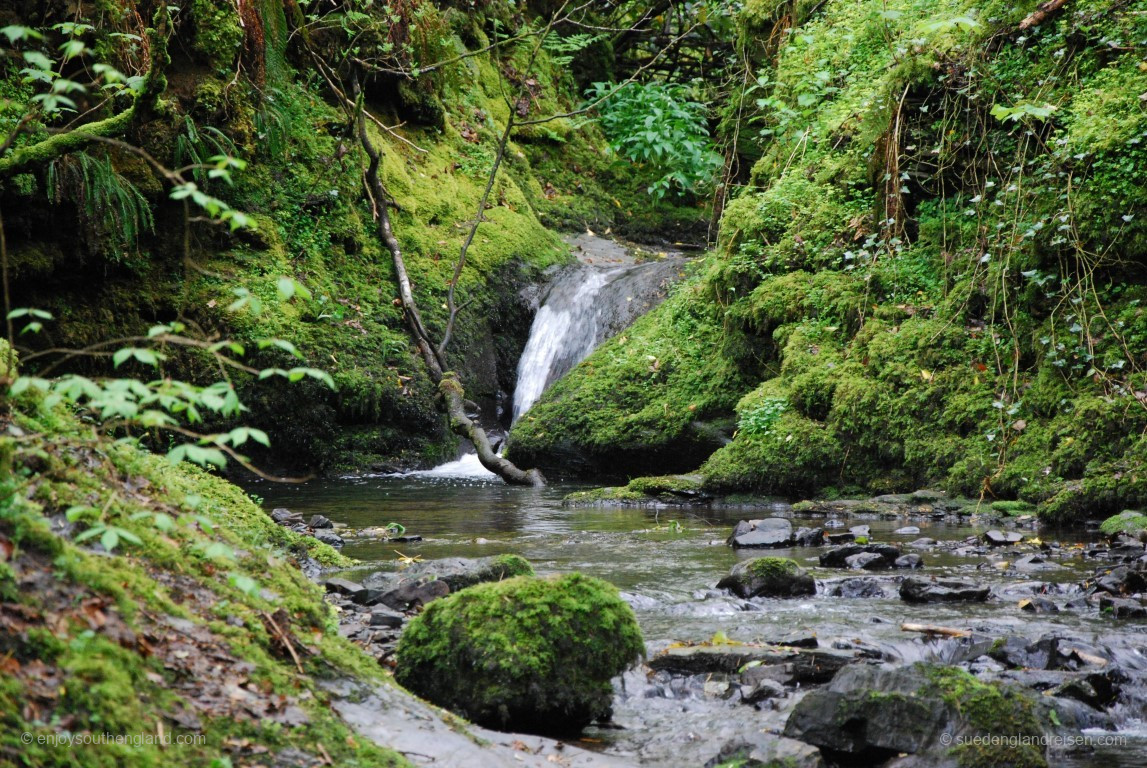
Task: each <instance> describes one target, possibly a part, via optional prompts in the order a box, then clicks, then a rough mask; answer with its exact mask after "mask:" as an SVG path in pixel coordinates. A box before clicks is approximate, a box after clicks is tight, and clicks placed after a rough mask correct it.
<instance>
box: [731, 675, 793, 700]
mask: <svg viewBox="0 0 1147 768" xmlns="http://www.w3.org/2000/svg"><path fill="white" fill-rule="evenodd" d="M785 695H786V693H785V687H784V686H783V685H781V684H780V683H778V682H777V681H775V680H769V679H767V678H766V679H764V680H758V681H757V682H756V684H754V685H745V686H742V687H741V701H743V702H745V703H746V704H756V703H757V702H760V701H764V700H765V699H782V698H784V697H785Z"/></svg>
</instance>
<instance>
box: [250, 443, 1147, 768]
mask: <svg viewBox="0 0 1147 768" xmlns="http://www.w3.org/2000/svg"><path fill="white" fill-rule="evenodd" d="M464 464H465V463H464V462H463V466H456V467H455V468H454V470H453V471H450V472H446V473H445V476H443V474H442V473H439V474H434V473H424V474H422V475H418V476H382V477H357V478H345V479H338V480H326V481H313V482H310V483H307V484H305V485H301V486H293V487H289V486H278V485H270V484H261V485H259V486H258V487H257V492H258V493H259V494H261V495H263V496H264V497H265V505H266V507H267V508H268V509H270V508H272V507H280V506H282V507H288V508H290V509H291V510H292V511H296V512H301V513H302V514H303V515H304V517H309V516H310V515H312V514H322V515H325V516H327V517H329V518H330V519H332V520H334V521H336V522H337V523H342V524H345V525H346V526H347V527H348V528H350V529H361V528H368V527H374V526H382V525H386V524H387V523H390V522H397V523H400V524H402V525H404V526H405V527H406V528H407V532H408V533H410V534H417V535H420V536H422V537H424V539H423V541H421V542H411V543H403V544H395V543H391V542H385V541H381V540H378V539H354V538H348V540H347V544H346V546H345V548H344V549H343V552H344V554H346V555H348V556H349V557H353V558H356V559H358V560H361V561H363V563H364V567H363V570H362V572H361V573H358V574H354V573H351V574H348V575H349V576H350V577H351V578H354V577H355V576H356V575H357V576H363V575H365V574H366V573H367V572H371V571H377V570H388V569H398V568H399V567H400V564H399V562H398V554H397V553H398V552H401V553H402V554H405V555H411V556H415V555H417V556H421V557H422V558H424V559H426V560H433V559H437V558H445V557H483V556H488V555H495V554H501V553H516V554H519V555H522V556H523V557H525V558H526V559H528V560H529V561H530V562H531V563H533V565H534V567H535V568H536V569H537V571H538V572H539V573H541V574H546V573H565V572H569V571H575V570H576V571H581V572H583V573H587V574H591V575H593V576H598V577H601V578H603V579H606V580H608V581H610V582H612V583H613V584H615V585H616V586H617V587H618V588H619V589H620V590H622V592H623V594H624V595H625V597H626V599H627V600H628V601H629V602H630V604H631V605H632V606H633V608H634V611H635V612H636V614H637V618H638V622H639V624H640V625H641V629H642V631H643V633H644V636H645V640H646V643H647V647H648V648H649V650H650V651H651V652H655V651H657V650H660V649H662V648H664V647H666V646H667V645H668V644H669V643H671V642H689V641H693V642H701V641H705V640H708V639H710V638H712V637H713V635H714V634H715V633H717V632H723V633H725V634H726V635H727V636H728V637H729V638H731V639H733V640H738V641H743V642H748V641H754V640H757V641H768V640H770V639H775V638H778V637H783V636H788V635H791V634H792V633H794V632H795V633H811V634H814V635H815V636H816V637H817V639H818V641H819V643H820V645H821V647H834V646H836V647H856V646H868V647H871V648H874V649H878V650H879V652H880V653H882V654H883V656H884V658H885V659H887V660H889V661H893V662H911V661H916V660H936V661H946V660H949V659H948V657H949V656H950V655H951V654H952V653H954V652H955V650H956V649H955V645H954V644H953V642H952V641H949V640H939V641H935V640H926V639H924V638H923V637H922V636H920V635H914V634H911V633H906V632H903V631H901V630H900V624H901V622H904V621H913V622H919V623H926V624H937V625H942V626H952V627H960V628H968V629H974V630H976V631H977V632H982V633H984V634H988V635H994V636H1004V635H1009V634H1017V633H1021V634H1023V635H1024V636H1026V637H1030V638H1037V637H1040V636H1041V635H1044V634H1049V633H1056V634H1067V635H1070V636H1071V637H1073V638H1076V639H1079V640H1082V641H1084V642H1087V643H1091V644H1093V645H1103V646H1106V647H1107V648H1109V649H1110V650H1111V651H1112V653H1114V654H1115V655H1116V657H1117V658H1118V659H1119V661H1120V662H1121V663H1122V664H1124V665H1125V666H1126V667H1128V668H1130V669H1133V670H1138V674H1137V677H1140V681H1139V683H1138V685H1140V686H1142V677H1143V676H1144V675H1147V658H1145V657H1144V649H1145V648H1147V625H1144V624H1143V623H1141V622H1134V621H1127V622H1122V623H1114V622H1113V620H1112V619H1110V618H1108V617H1101V616H1099V615H1096V614H1094V613H1087V612H1074V611H1063V612H1061V613H1058V614H1051V615H1030V614H1025V613H1021V612H1020V611H1019V610H1018V609H1017V607H1016V604H1017V602H1018V601H1019V600H1020V599H1022V598H1023V597H1027V596H1031V595H1032V594H1034V593H1037V592H1041V591H1042V592H1044V593H1047V594H1050V595H1051V596H1052V597H1053V599H1056V600H1057V601H1059V602H1064V601H1066V600H1067V599H1069V598H1070V597H1071V596H1072V595H1073V594H1077V593H1078V587H1077V586H1076V585H1077V583H1078V582H1079V581H1080V580H1081V579H1083V578H1084V577H1086V576H1088V575H1090V573H1091V572H1092V571H1093V569H1094V565H1093V564H1092V563H1090V562H1089V561H1088V559H1087V558H1086V556H1085V554H1084V553H1085V551H1086V550H1085V549H1083V548H1079V547H1076V545H1081V544H1085V543H1087V541H1086V539H1085V538H1084V537H1082V536H1081V535H1080V534H1074V535H1073V534H1069V533H1065V534H1064V535H1062V536H1060V537H1055V536H1054V535H1053V534H1052V532H1049V531H1041V537H1042V538H1044V540H1046V541H1053V540H1056V539H1057V538H1058V543H1059V544H1060V545H1061V547H1062V548H1063V549H1064V550H1065V552H1070V553H1071V554H1067V555H1066V556H1064V557H1062V558H1058V559H1056V560H1055V562H1056V563H1057V564H1059V565H1062V566H1063V567H1062V568H1059V569H1055V570H1052V571H1048V572H1041V573H1039V574H1036V575H1033V576H1031V577H1030V578H1024V577H1016V576H1014V575H1013V576H1008V575H1004V574H1001V573H1000V572H999V571H998V570H997V569H996V568H994V567H992V565H991V560H992V559H993V558H991V557H989V556H985V555H971V556H961V555H959V554H955V553H953V552H948V551H946V550H944V548H943V547H937V548H936V550H935V551H932V552H927V551H926V552H922V554H923V556H924V560H925V570H924V573H925V574H927V575H929V576H950V575H951V576H955V575H960V576H965V577H967V576H969V575H970V576H971V577H972V578H974V580H975V581H977V582H979V583H982V584H990V585H991V586H992V588H993V591H994V594H996V595H997V596H998V597H997V599H993V600H991V601H989V602H987V603H974V604H969V603H962V604H923V605H907V604H905V603H904V602H902V601H901V600H900V599H899V597H898V596H897V594H896V589H895V584H894V581H895V580H896V579H897V578H898V577H897V576H894V575H879V574H877V575H875V576H872V577H873V578H875V579H877V580H878V581H886V582H887V583H888V584H889V585H890V586H889V588H888V589H887V590H886V592H887V594H886V596H885V597H874V598H840V597H829V596H827V594H826V593H827V592H828V590H829V588H830V587H831V586H832V585H833V584H834V583H836V582H839V581H840V580H841V579H843V578H847V577H849V576H854V575H856V574H855V573H848V572H846V571H841V570H836V569H825V568H820V567H819V566H818V565H817V552H818V551H819V550H817V549H805V548H800V547H794V548H792V549H776V550H768V551H767V552H766V553H765V554H769V555H777V556H781V557H792V558H794V559H796V560H797V561H798V562H800V563H801V564H802V565H804V566H805V567H806V568H808V569H809V570H810V572H811V573H812V574H813V575H814V576H815V577H816V578H817V582H818V594H817V595H816V597H813V598H807V599H789V600H775V599H773V600H769V599H753V600H748V601H746V600H741V599H738V598H735V597H732V596H730V595H729V594H728V593H725V592H721V591H718V590H715V589H714V585H715V584H716V583H717V581H718V580H720V579H721V577H723V576H724V575H725V574H727V573H728V571H729V569H730V568H731V567H732V566H733V564H735V563H736V562H737V561H738V560H740V559H745V558H750V557H755V556H759V555H761V554H762V551H761V550H751V549H749V550H744V549H742V550H735V549H732V548H730V547H728V546H727V545H726V543H725V539H726V538H727V537H728V535H729V533H730V532H731V530H732V527H733V526H734V525H735V524H736V522H737V520H739V519H742V518H745V517H765V516H769V515H778V516H792V519H793V525H794V526H798V525H802V524H804V525H811V526H818V525H824V523H825V518H824V517H823V516H819V517H802V516H800V515H792V513H791V507H790V506H789V505H788V504H785V503H783V502H779V501H778V502H776V503H773V504H764V505H762V506H755V507H753V508H751V509H745V508H738V507H727V508H719V507H713V508H694V509H688V510H685V509H677V508H665V509H650V508H638V507H568V506H563V505H562V503H561V499H562V497H563V496H564V495H565V494H567V493H569V492H570V491H571V490H575V489H576V487H574V486H570V485H561V486H559V485H552V486H549V487H546V488H543V489H536V490H535V489H526V488H514V487H509V486H506V485H504V484H502V483H500V482H499V481H493V480H486V479H483V478H481V476H478V477H475V476H469V477H467V476H466V475H465V471H464V470H465V469H466V467H465V466H464ZM471 469H472V470H473V467H471ZM478 469H480V468H478ZM844 522H845V523H846V524H847V525H854V524H857V523H863V524H866V525H869V526H871V529H872V537H873V539H874V540H878V541H888V542H891V543H895V544H898V545H901V546H903V545H906V544H907V543H908V542H909V541H911V540H914V539H916V538H918V537H919V536H927V537H930V538H933V539H936V540H937V541H938V542H941V544H943V543H944V542H954V541H960V540H963V539H965V538H966V537H968V536H971V535H975V534H977V533H982V531H983V530H984V527H982V526H981V527H973V526H971V525H968V524H966V523H965V524H954V523H952V522H948V521H934V522H929V521H920V520H913V521H905V520H885V519H877V518H875V517H873V518H871V519H868V518H866V517H865V516H863V515H853V516H851V517H849V518H848V519H847V520H844ZM909 522H910V523H911V524H912V525H916V526H918V527H919V528H920V531H921V532H920V534H914V535H896V534H894V533H893V531H895V530H896V529H898V528H899V527H901V526H903V525H907V524H909ZM885 573H886V574H887V572H885ZM863 575H864V576H871V574H868V573H865V574H863ZM1042 585H1048V586H1046V587H1045V586H1042ZM621 683H622V685H619V686H618V687H619V695H618V699H617V703H616V707H615V713H614V720H615V722H616V723H617V725H618V726H620V728H617V729H612V728H611V729H600V728H597V729H590V730H588V731H587V732H586V734H585V738H587V739H592V740H593V741H587V742H585V743H584V744H583V746H590V747H593V748H597V749H602V750H604V751H606V752H609V753H612V754H617V755H622V756H626V757H630V758H635V759H637V760H638V761H639V762H640V763H642V764H644V765H649V766H661V767H664V768H675V767H677V766H701V765H703V764H704V763H705V762H706V761H707V760H709V759H710V758H712V757H713V756H714V754H715V753H716V751H717V750H718V749H719V748H720V745H721V744H722V743H724V742H725V741H728V740H729V739H730V738H734V737H736V736H737V735H738V734H739V733H743V732H745V731H750V730H754V729H756V730H760V729H762V728H773V729H776V730H780V729H781V728H783V725H784V721H785V718H786V717H787V714H788V712H789V710H790V709H791V706H792V705H793V704H794V703H795V701H796V697H792V698H790V699H787V700H782V701H781V702H779V704H780V706H778V707H777V708H776V709H770V710H764V711H758V710H756V709H754V708H753V707H750V706H745V705H743V704H737V703H731V702H729V701H726V700H725V699H723V698H722V697H721V696H720V695H707V694H706V692H705V691H685V692H681V693H680V695H666V694H667V691H664V690H662V689H661V688H658V687H656V686H653V685H650V684H649V683H648V682H646V680H645V675H644V674H642V673H641V672H631V673H629V674H627V675H626V676H625V678H624V680H623V681H621ZM798 696H799V694H798ZM1140 701H1141V699H1140ZM1113 714H1114V716H1115V717H1116V720H1117V722H1118V727H1119V729H1120V731H1119V734H1120V735H1121V736H1124V737H1126V739H1125V740H1126V744H1123V745H1120V746H1118V747H1111V748H1104V747H1100V746H1097V747H1096V748H1095V751H1094V752H1091V753H1088V754H1072V755H1064V756H1062V760H1060V761H1057V762H1056V763H1055V764H1056V765H1064V766H1075V767H1078V768H1084V766H1088V767H1092V766H1094V767H1095V768H1100V767H1101V766H1102V767H1103V768H1116V767H1118V768H1124V767H1126V768H1132V767H1135V768H1141V767H1142V766H1143V765H1147V727H1145V725H1144V715H1145V713H1144V712H1143V711H1142V710H1141V709H1139V710H1136V709H1134V708H1125V709H1122V710H1120V709H1119V708H1118V705H1117V707H1116V710H1114V711H1113Z"/></svg>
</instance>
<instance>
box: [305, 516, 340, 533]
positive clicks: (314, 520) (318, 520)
mask: <svg viewBox="0 0 1147 768" xmlns="http://www.w3.org/2000/svg"><path fill="white" fill-rule="evenodd" d="M310 526H311V527H312V528H314V529H315V530H318V529H319V528H334V527H335V524H334V523H332V522H331V521H330V519H329V518H326V517H323V516H322V515H311V522H310Z"/></svg>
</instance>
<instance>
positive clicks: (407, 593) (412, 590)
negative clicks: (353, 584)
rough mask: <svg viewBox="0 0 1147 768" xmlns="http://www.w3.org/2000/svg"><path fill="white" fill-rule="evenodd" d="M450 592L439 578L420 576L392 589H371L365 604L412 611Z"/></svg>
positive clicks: (448, 587)
mask: <svg viewBox="0 0 1147 768" xmlns="http://www.w3.org/2000/svg"><path fill="white" fill-rule="evenodd" d="M448 594H450V585H449V584H447V583H446V582H445V581H442V580H441V579H431V578H430V577H428V576H427V577H422V578H421V579H418V580H410V581H403V582H402V583H400V584H399V585H398V586H396V587H395V588H394V589H389V590H380V589H372V590H370V592H369V593H368V595H367V598H366V600H365V602H366V604H367V605H379V604H382V605H385V606H386V607H387V608H390V609H392V610H395V611H412V610H415V609H416V608H420V607H422V606H424V605H427V604H428V603H431V602H433V601H435V600H437V599H438V598H440V597H446V595H448Z"/></svg>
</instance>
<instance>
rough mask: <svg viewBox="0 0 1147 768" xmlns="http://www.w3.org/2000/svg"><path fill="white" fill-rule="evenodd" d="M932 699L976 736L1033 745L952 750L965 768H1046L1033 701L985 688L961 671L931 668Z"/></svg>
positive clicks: (1004, 689)
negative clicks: (999, 736) (1002, 736)
mask: <svg viewBox="0 0 1147 768" xmlns="http://www.w3.org/2000/svg"><path fill="white" fill-rule="evenodd" d="M926 672H927V674H928V677H929V678H930V679H931V680H932V685H933V686H934V688H933V690H932V691H930V693H933V694H937V695H939V696H940V697H941V698H942V699H943V700H944V701H945V702H946V703H947V704H949V705H950V706H951V707H953V708H954V709H955V711H956V712H957V713H959V715H960V717H961V719H963V720H964V721H965V722H966V723H967V724H968V727H969V728H970V729H972V730H973V731H974V732H975V734H977V735H991V734H1001V733H1006V734H1008V735H1009V736H1013V737H1016V738H1017V739H1025V740H1027V742H1028V743H1022V744H1020V745H1018V746H1017V745H1013V744H1001V745H997V746H993V745H991V744H983V745H981V744H972V743H964V744H958V745H957V746H955V747H953V748H952V749H951V750H950V753H951V754H952V756H953V757H955V758H956V762H957V763H958V764H959V765H960V766H961V768H989V766H1004V765H1006V766H1014V768H1044V766H1046V765H1047V760H1046V758H1045V757H1044V750H1043V749H1041V748H1040V747H1038V746H1036V745H1038V744H1039V743H1040V738H1041V737H1042V736H1043V729H1042V727H1041V725H1040V723H1039V720H1038V718H1037V717H1036V710H1035V706H1034V704H1033V702H1032V700H1031V699H1030V698H1028V697H1027V696H1026V695H1025V694H1023V693H1021V692H1020V691H1018V690H1013V689H1011V688H1009V687H1007V686H1004V685H1001V684H999V683H984V682H981V681H979V680H977V679H976V678H975V677H973V676H972V675H971V674H970V673H968V672H966V671H965V670H962V669H959V668H956V667H941V666H935V665H933V666H928V667H927V669H926Z"/></svg>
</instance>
